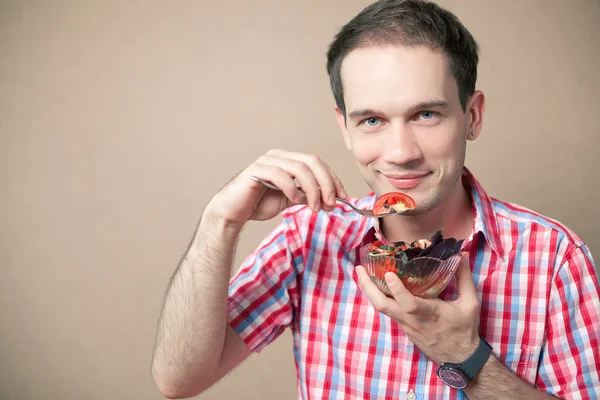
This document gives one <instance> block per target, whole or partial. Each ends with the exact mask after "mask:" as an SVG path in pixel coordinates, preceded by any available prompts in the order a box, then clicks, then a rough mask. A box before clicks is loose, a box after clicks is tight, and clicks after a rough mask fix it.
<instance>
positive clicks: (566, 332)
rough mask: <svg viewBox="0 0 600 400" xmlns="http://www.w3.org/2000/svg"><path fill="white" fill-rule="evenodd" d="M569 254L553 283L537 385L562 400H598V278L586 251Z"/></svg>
mask: <svg viewBox="0 0 600 400" xmlns="http://www.w3.org/2000/svg"><path fill="white" fill-rule="evenodd" d="M569 250H570V251H569ZM569 250H567V252H566V254H565V258H564V259H563V262H562V265H561V267H560V269H559V271H558V273H557V274H556V277H555V278H554V281H553V283H552V291H551V293H550V296H549V305H548V307H549V309H548V314H547V315H548V316H547V318H548V320H547V326H546V332H547V341H546V343H545V345H544V346H543V348H542V352H541V356H540V357H541V359H540V368H539V373H538V377H537V385H538V386H539V387H540V388H543V389H545V390H546V391H547V392H548V393H551V394H553V395H556V396H559V397H560V398H562V399H599V398H600V376H599V372H600V350H599V349H600V347H599V344H600V300H599V296H600V289H599V281H598V273H597V272H596V269H595V266H594V260H593V259H592V255H591V253H590V251H589V248H588V247H587V246H585V245H582V246H579V247H575V246H572V247H571V248H570V249H569Z"/></svg>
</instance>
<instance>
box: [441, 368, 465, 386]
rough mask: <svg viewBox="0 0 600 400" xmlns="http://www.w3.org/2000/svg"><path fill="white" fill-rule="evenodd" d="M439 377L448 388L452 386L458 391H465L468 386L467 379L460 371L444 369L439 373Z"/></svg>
mask: <svg viewBox="0 0 600 400" xmlns="http://www.w3.org/2000/svg"><path fill="white" fill-rule="evenodd" d="M438 376H439V377H440V378H441V379H442V380H443V381H444V382H445V383H446V384H447V385H448V386H451V387H453V388H456V389H463V388H464V387H466V386H467V384H468V382H467V378H466V377H465V376H464V375H463V374H462V373H460V372H459V371H457V370H455V369H454V368H450V367H442V368H440V370H439V371H438Z"/></svg>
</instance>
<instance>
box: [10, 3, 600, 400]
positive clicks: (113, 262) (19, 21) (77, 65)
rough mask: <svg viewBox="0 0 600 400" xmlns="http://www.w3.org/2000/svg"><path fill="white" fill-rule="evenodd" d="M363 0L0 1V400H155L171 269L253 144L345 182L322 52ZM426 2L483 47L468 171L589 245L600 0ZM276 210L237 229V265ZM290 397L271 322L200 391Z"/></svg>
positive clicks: (286, 339)
mask: <svg viewBox="0 0 600 400" xmlns="http://www.w3.org/2000/svg"><path fill="white" fill-rule="evenodd" d="M367 4H368V1H367V0H351V1H349V0H335V1H333V0H329V1H323V2H322V1H316V0H313V1H280V0H260V1H242V0H235V1H227V2H218V1H212V2H209V1H191V0H190V1H183V0H178V1H170V2H166V1H162V2H161V1H133V0H127V1H117V0H113V1H99V0H98V1H91V0H87V1H76V0H72V1H58V0H57V1H43V0H40V1H18V0H14V1H6V0H3V1H1V2H0V179H1V181H0V183H1V190H2V192H1V197H0V201H1V207H0V210H1V211H0V265H1V279H0V316H1V317H0V398H1V399H3V400H4V399H11V400H17V399H18V400H21V399H23V400H24V399H27V400H34V399H35V400H37V399H40V400H41V399H44V400H50V399H87V400H95V399H102V400H105V399H160V398H161V396H160V395H159V394H158V392H157V390H156V389H155V387H154V385H153V382H152V380H151V376H150V359H151V355H152V346H153V341H154V334H155V326H156V320H157V317H158V313H159V310H160V307H161V303H162V300H163V293H164V289H165V285H166V283H167V281H168V278H169V277H170V275H171V273H172V271H173V269H174V268H175V266H176V264H177V261H178V260H179V257H180V256H181V254H182V251H184V249H185V247H186V245H187V242H188V240H189V238H190V237H191V235H192V232H193V229H194V228H195V225H196V222H197V220H198V218H199V216H200V214H201V212H202V209H203V206H204V205H205V204H206V202H207V201H208V199H209V198H210V196H211V195H212V194H213V193H214V192H215V191H216V190H218V189H219V188H220V187H221V186H222V185H223V184H224V183H225V182H226V181H227V180H228V179H229V178H230V177H231V176H232V175H233V174H235V173H236V172H238V171H239V170H240V169H242V168H243V167H244V166H245V165H246V164H248V163H249V162H251V161H253V160H254V159H255V158H257V157H258V156H259V155H260V154H262V153H264V152H266V151H267V150H268V149H269V148H272V147H280V148H286V149H290V150H297V151H307V152H315V153H318V154H319V155H320V156H322V157H323V158H324V159H326V160H327V161H328V162H329V163H330V164H331V165H332V167H333V168H334V169H335V170H336V171H337V172H338V174H339V175H340V176H341V178H342V180H343V181H344V183H345V184H346V187H347V188H348V189H349V191H350V193H351V194H352V195H355V196H360V195H362V194H363V193H364V191H365V190H366V189H367V188H366V186H365V185H364V184H363V183H362V181H361V179H360V177H359V176H358V174H357V172H356V169H355V167H354V163H353V160H352V158H351V154H349V153H348V152H346V150H345V148H344V147H343V144H342V141H341V136H340V135H339V132H338V128H337V126H336V123H335V119H334V114H333V108H332V104H333V100H332V97H331V94H330V92H329V86H328V82H327V76H326V73H325V67H324V65H325V58H324V55H325V51H326V46H327V45H328V43H329V41H330V40H331V38H332V36H333V34H334V33H335V32H336V30H337V29H338V28H339V27H340V26H341V25H342V24H343V23H345V22H346V21H347V19H349V18H350V17H351V16H353V15H354V14H355V13H357V12H358V11H359V10H360V9H362V7H364V6H365V5H367ZM441 4H443V5H445V6H447V7H449V8H450V9H451V10H452V11H454V12H455V13H456V14H457V15H458V16H459V17H460V18H461V19H462V20H463V21H464V23H465V24H466V25H467V27H468V28H470V29H471V30H472V32H473V34H474V35H475V37H476V38H477V39H478V41H479V43H480V44H481V46H482V60H481V68H480V80H479V85H478V86H479V88H480V89H482V90H484V92H485V93H486V94H487V111H486V114H485V117H484V128H483V134H482V136H481V137H480V139H479V140H477V141H476V142H475V143H473V144H470V145H469V146H470V147H469V150H468V159H467V165H468V166H469V167H470V168H471V169H472V170H473V172H474V173H475V174H476V176H477V177H478V178H479V179H480V180H481V182H482V183H483V184H484V185H485V187H486V188H487V190H488V191H489V192H490V194H491V195H493V196H495V197H499V198H501V199H504V200H511V201H514V202H517V203H520V204H522V205H525V206H527V207H530V208H533V209H535V210H537V211H539V212H541V213H544V214H546V215H548V216H551V217H554V218H557V219H559V220H561V221H562V222H564V223H565V224H567V225H568V226H569V227H571V228H572V229H573V230H575V231H576V232H577V233H578V234H580V235H581V236H582V237H583V238H584V239H585V240H586V241H587V242H588V243H589V245H590V247H591V249H592V251H593V252H594V254H595V255H596V258H597V259H598V260H600V255H599V254H600V235H599V233H600V232H599V229H598V226H599V225H600V216H599V215H600V213H599V212H598V198H599V196H600V179H599V177H598V170H599V167H600V162H599V161H598V149H599V147H600V117H599V114H600V113H599V111H600V79H598V75H597V72H598V65H599V64H600V46H598V42H600V29H599V28H598V25H599V24H598V21H600V1H598V0H578V1H573V0H570V1H564V0H553V1H548V0H527V1H521V0H510V1H495V0H488V1H474V0H473V1H467V0H444V1H441ZM277 222H278V220H273V221H270V222H267V223H262V224H251V225H250V226H249V227H248V229H247V230H246V231H245V235H244V237H243V239H242V242H241V244H240V247H239V250H240V255H239V256H238V261H240V260H241V258H242V256H243V255H245V254H246V253H247V252H249V251H250V249H251V248H252V247H253V246H255V245H256V244H257V243H258V241H259V239H260V237H261V236H262V235H264V234H266V233H267V232H268V230H270V229H271V228H272V227H273V226H274V225H275V223H277ZM200 339H201V338H199V340H200ZM295 393H296V388H295V372H294V366H293V358H292V348H291V340H290V335H289V333H286V334H285V335H283V336H282V337H281V338H280V339H278V340H277V341H276V342H275V343H274V344H273V345H271V346H270V347H269V348H268V349H266V350H265V351H264V353H262V354H260V355H258V356H253V357H251V358H250V359H249V360H248V361H247V362H246V363H245V364H244V365H242V366H241V367H240V368H239V369H237V370H236V371H234V372H233V373H232V374H231V375H230V376H229V377H228V378H227V379H226V380H224V381H222V382H220V383H218V384H217V385H216V386H214V387H213V388H211V389H210V390H209V391H208V392H206V394H205V395H201V396H200V398H203V399H207V400H208V399H225V398H242V399H254V398H256V399H259V398H260V399H284V398H288V399H289V398H293V397H294V395H295Z"/></svg>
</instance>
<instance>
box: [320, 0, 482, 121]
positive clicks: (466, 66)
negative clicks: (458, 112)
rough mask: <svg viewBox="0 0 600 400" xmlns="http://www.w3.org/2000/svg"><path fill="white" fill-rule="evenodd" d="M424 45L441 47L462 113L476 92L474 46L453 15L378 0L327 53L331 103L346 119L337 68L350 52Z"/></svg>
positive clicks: (420, 2) (419, 2)
mask: <svg viewBox="0 0 600 400" xmlns="http://www.w3.org/2000/svg"><path fill="white" fill-rule="evenodd" d="M383 44H403V45H420V44H424V45H428V46H430V47H432V48H441V49H442V50H443V51H444V52H445V54H446V56H447V57H448V60H449V66H450V71H451V73H452V74H453V76H454V78H455V79H456V83H457V86H458V96H459V100H460V104H461V106H462V109H463V111H465V108H466V104H467V100H468V99H469V97H470V96H471V95H472V94H473V92H474V91H475V82H476V81H477V63H478V61H479V56H478V51H479V48H478V45H477V43H476V42H475V39H474V38H473V36H472V35H471V33H469V31H468V30H467V29H466V28H465V27H464V25H463V24H462V23H461V22H460V21H459V20H458V18H457V17H456V16H455V15H454V14H452V13H451V12H449V11H447V10H445V9H443V8H441V7H440V6H438V5H437V4H435V3H432V2H429V1H426V0H379V1H376V2H375V3H372V4H371V5H369V6H367V7H366V8H365V9H364V10H362V11H361V12H360V13H359V14H358V15H356V16H355V17H354V18H353V19H352V20H350V22H348V23H347V24H346V25H344V26H343V27H342V29H341V30H340V31H339V32H338V33H337V35H336V36H335V39H334V40H333V42H332V43H331V44H330V46H329V50H328V52H327V73H328V74H329V80H330V84H331V89H332V91H333V96H334V98H335V102H336V104H337V106H338V108H339V109H340V111H342V114H343V115H344V116H345V115H346V106H345V104H344V89H343V87H342V78H341V76H340V70H341V66H342V61H343V59H344V57H345V56H346V55H347V54H348V53H349V52H350V51H352V50H353V49H355V48H358V47H366V46H370V45H374V46H377V45H383Z"/></svg>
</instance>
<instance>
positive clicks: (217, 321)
mask: <svg viewBox="0 0 600 400" xmlns="http://www.w3.org/2000/svg"><path fill="white" fill-rule="evenodd" d="M239 233H240V231H239V229H238V228H236V227H232V226H228V225H226V224H225V223H223V222H222V220H220V219H219V218H216V217H215V216H214V215H213V214H211V213H210V211H207V212H205V213H204V216H203V218H202V220H201V222H200V225H199V227H198V230H197V232H196V234H195V236H194V238H193V240H192V243H191V245H190V247H189V250H188V252H187V254H186V255H185V256H184V258H183V260H182V262H181V263H180V265H179V267H178V268H177V270H176V272H175V274H174V275H173V278H172V280H171V284H170V286H169V288H168V291H167V296H166V299H165V302H164V306H163V311H162V314H161V317H160V321H159V325H158V332H157V338H156V348H155V354H154V361H153V364H152V373H153V377H154V379H155V382H156V384H157V386H158V388H159V390H160V392H161V393H162V394H163V395H165V396H166V397H168V398H181V397H192V396H195V395H196V394H198V393H200V392H201V391H203V390H204V389H206V388H207V387H209V386H210V385H212V383H214V381H216V380H217V379H218V378H220V376H219V375H221V376H222V375H224V374H226V373H227V372H228V371H229V370H230V369H231V368H233V367H234V366H235V365H237V364H239V363H240V362H241V361H242V360H243V359H245V358H246V357H247V356H248V354H249V350H248V349H247V347H246V346H245V344H244V343H243V342H242V341H241V339H239V337H237V335H235V334H233V335H232V334H231V332H230V333H228V334H227V335H226V327H227V286H228V280H229V276H230V271H231V266H232V261H233V250H232V248H231V243H236V242H237V239H238V236H239ZM224 349H228V351H227V352H225V353H223V350H224ZM222 354H225V357H223V360H221V358H222ZM215 366H218V367H217V368H216V372H215Z"/></svg>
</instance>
